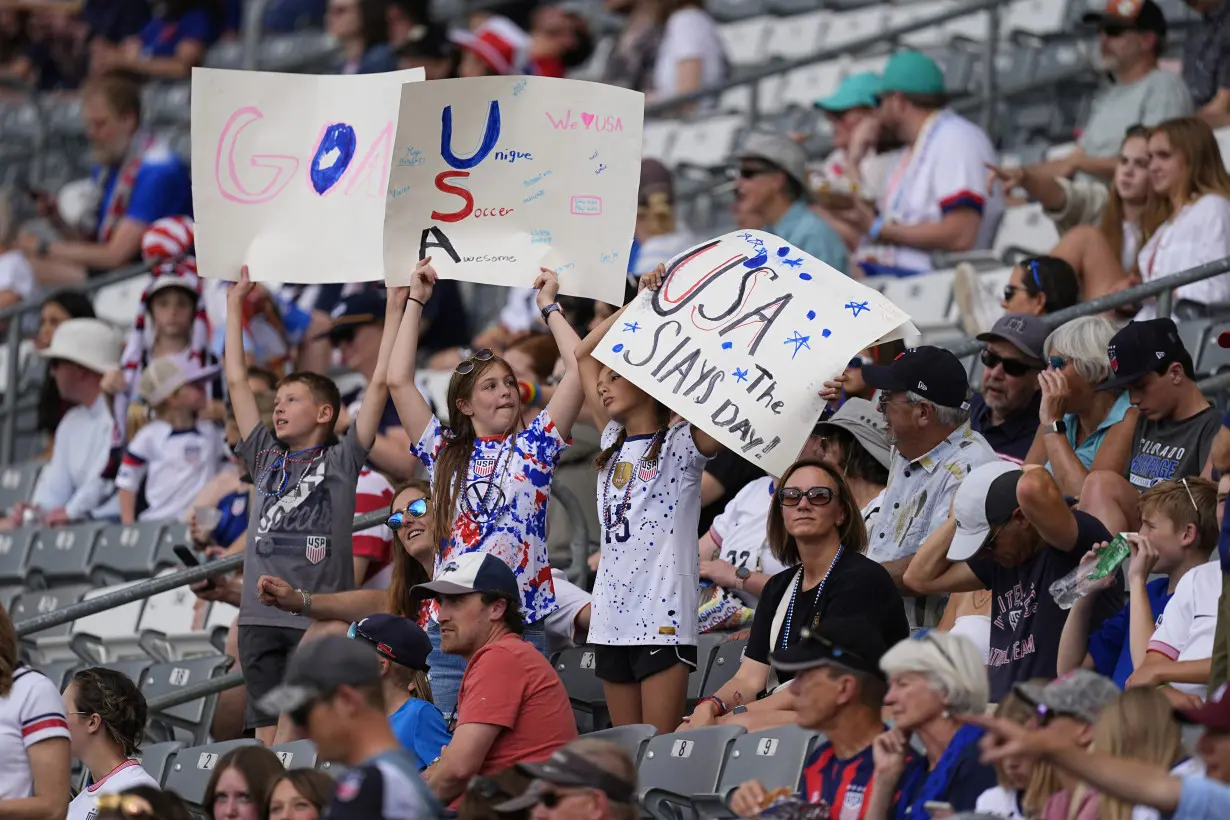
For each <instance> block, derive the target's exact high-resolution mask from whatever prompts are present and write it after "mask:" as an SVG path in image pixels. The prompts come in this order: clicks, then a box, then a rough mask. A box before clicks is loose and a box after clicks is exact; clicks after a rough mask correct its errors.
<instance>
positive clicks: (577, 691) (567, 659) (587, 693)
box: [555, 646, 611, 734]
mask: <svg viewBox="0 0 1230 820" xmlns="http://www.w3.org/2000/svg"><path fill="white" fill-rule="evenodd" d="M555 671H556V672H558V673H559V677H560V680H562V681H563V682H564V690H565V691H566V692H568V699H569V700H570V701H572V714H573V716H574V717H575V718H576V721H577V731H578V732H580V733H581V734H585V733H587V732H593V731H597V730H599V729H605V728H607V727H608V726H610V725H611V720H610V716H609V715H608V713H607V710H606V693H605V692H603V691H602V681H600V680H598V676H597V675H595V674H594V648H593V647H592V646H574V647H569V648H568V649H565V650H564V651H563V652H560V654H559V658H558V659H557V660H556V661H555Z"/></svg>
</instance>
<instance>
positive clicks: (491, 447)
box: [410, 410, 572, 623]
mask: <svg viewBox="0 0 1230 820" xmlns="http://www.w3.org/2000/svg"><path fill="white" fill-rule="evenodd" d="M444 435H445V428H444V427H443V425H441V424H440V420H439V419H438V418H436V417H435V416H432V417H431V423H430V424H428V425H427V429H426V430H424V431H423V436H422V438H420V439H419V441H418V443H417V444H415V445H413V446H412V447H411V448H410V450H411V452H412V453H414V455H416V456H418V458H419V459H420V460H421V461H422V462H423V466H424V467H426V468H427V474H428V475H429V476H431V488H432V492H435V489H436V480H437V477H436V457H437V456H438V455H439V454H440V449H441V448H442V447H443V446H444ZM571 443H572V442H571V441H566V440H565V439H564V438H563V437H562V436H560V434H559V430H558V429H557V428H556V426H555V422H553V421H552V420H551V417H550V415H549V414H548V413H547V411H546V410H543V411H542V412H541V413H539V414H538V415H537V416H536V417H535V418H534V420H533V421H532V422H530V424H529V426H528V427H526V428H525V429H524V430H522V431H521V432H520V433H518V434H517V435H516V436H513V437H510V438H504V437H500V436H492V437H488V438H480V439H478V440H477V441H475V443H474V454H473V455H472V456H471V457H470V465H469V470H468V473H467V475H466V483H465V493H464V497H462V498H458V499H456V501H455V502H454V509H455V510H456V518H455V519H454V521H453V527H452V531H451V532H450V534H449V537H448V541H447V542H446V543H445V544H444V545H443V549H442V550H441V551H440V553H439V554H438V555H437V557H436V569H437V571H438V570H439V568H440V566H441V565H442V564H443V563H445V562H447V561H450V560H452V559H454V558H456V557H457V556H458V555H464V554H465V553H467V552H475V551H478V550H482V551H483V552H488V553H490V554H492V555H494V556H496V557H497V558H499V559H501V560H503V561H504V563H506V564H508V566H509V567H511V568H512V571H513V573H515V574H516V576H517V582H518V583H519V584H520V585H521V596H522V612H523V614H524V615H525V619H526V621H527V622H528V623H533V622H535V621H539V620H541V619H543V618H545V617H546V616H547V615H550V614H551V613H552V612H554V611H555V610H556V608H557V606H558V604H556V602H555V585H554V584H553V583H552V582H551V564H550V561H549V560H548V558H547V500H548V499H549V498H550V496H551V477H552V476H553V475H554V474H555V465H556V463H557V462H558V461H559V456H560V453H562V452H563V451H564V450H565V449H566V448H567V447H568V446H569V445H570V444H571ZM435 617H436V608H435V606H434V604H433V607H432V619H433V620H434V619H435Z"/></svg>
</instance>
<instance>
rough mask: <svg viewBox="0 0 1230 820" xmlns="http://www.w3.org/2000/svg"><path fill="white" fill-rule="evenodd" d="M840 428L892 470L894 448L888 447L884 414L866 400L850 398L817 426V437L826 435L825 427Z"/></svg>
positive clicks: (886, 467)
mask: <svg viewBox="0 0 1230 820" xmlns="http://www.w3.org/2000/svg"><path fill="white" fill-rule="evenodd" d="M829 424H831V425H833V426H834V427H840V428H841V429H843V430H845V431H846V432H848V433H849V434H850V435H852V436H854V438H855V439H856V440H857V441H858V443H859V444H861V445H863V449H865V450H866V451H867V452H869V453H871V457H872V458H874V459H875V460H876V461H878V462H880V464H881V466H883V467H884V468H885V469H886V470H887V469H891V467H890V465H891V464H892V448H890V447H889V445H888V426H887V424H886V423H885V421H884V414H883V413H880V412H879V411H877V410H876V408H875V406H874V405H873V404H872V403H871V402H869V401H867V400H866V399H859V398H854V397H851V398H848V399H846V401H845V403H844V404H842V405H841V407H839V408H838V409H837V412H836V413H834V414H833V415H831V416H829V417H828V418H827V419H825V420H824V421H822V422H820V423H819V424H817V425H816V431H815V432H816V435H824V427H825V425H829Z"/></svg>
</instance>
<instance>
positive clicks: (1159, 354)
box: [1081, 318, 1221, 532]
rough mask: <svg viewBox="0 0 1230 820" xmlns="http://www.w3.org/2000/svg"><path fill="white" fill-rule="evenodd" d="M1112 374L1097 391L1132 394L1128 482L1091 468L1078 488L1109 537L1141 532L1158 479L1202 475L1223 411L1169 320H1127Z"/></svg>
mask: <svg viewBox="0 0 1230 820" xmlns="http://www.w3.org/2000/svg"><path fill="white" fill-rule="evenodd" d="M1107 353H1108V354H1109V356H1110V369H1111V372H1112V373H1113V375H1112V377H1111V378H1110V379H1109V380H1107V381H1105V382H1103V383H1102V384H1100V385H1099V386H1098V389H1099V390H1123V389H1125V388H1126V389H1127V393H1128V398H1129V400H1130V401H1131V402H1132V406H1133V407H1135V408H1136V410H1137V411H1138V413H1139V415H1138V417H1137V419H1136V430H1135V432H1134V433H1133V434H1132V449H1131V452H1130V453H1129V455H1128V467H1127V472H1126V477H1125V476H1124V475H1120V474H1119V473H1115V472H1111V471H1109V470H1094V471H1092V472H1091V473H1089V475H1088V477H1086V479H1085V484H1084V486H1083V487H1082V488H1081V509H1082V510H1086V511H1087V512H1089V513H1091V514H1093V515H1095V516H1097V517H1098V518H1099V519H1101V521H1102V523H1104V524H1105V525H1106V527H1107V528H1108V529H1109V530H1110V531H1111V532H1135V531H1136V530H1137V529H1139V527H1140V493H1141V492H1143V491H1145V490H1147V489H1149V488H1150V487H1152V486H1153V485H1154V484H1156V483H1157V482H1159V481H1165V480H1166V479H1175V480H1178V479H1180V478H1183V477H1185V476H1194V475H1201V474H1203V473H1204V472H1205V467H1206V465H1208V463H1209V457H1210V454H1211V452H1212V448H1213V439H1214V438H1215V437H1216V435H1217V431H1218V429H1219V428H1220V427H1221V414H1220V413H1218V412H1217V409H1216V408H1214V407H1213V406H1212V405H1211V404H1209V401H1208V399H1206V398H1205V397H1204V393H1203V392H1201V390H1200V388H1199V387H1198V386H1197V385H1196V379H1195V373H1194V371H1193V369H1192V357H1191V354H1189V353H1188V352H1187V349H1186V348H1185V347H1184V346H1183V340H1182V339H1180V338H1179V331H1178V328H1176V327H1175V324H1174V322H1173V321H1172V320H1170V319H1169V318H1164V319H1150V320H1148V321H1144V322H1130V323H1128V325H1127V326H1125V327H1124V328H1123V329H1122V330H1120V331H1119V332H1118V333H1116V334H1115V335H1114V336H1112V337H1111V339H1110V345H1109V346H1108V347H1107Z"/></svg>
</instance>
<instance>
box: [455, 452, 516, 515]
mask: <svg viewBox="0 0 1230 820" xmlns="http://www.w3.org/2000/svg"><path fill="white" fill-rule="evenodd" d="M516 438H517V437H516V436H515V435H510V436H506V437H505V439H504V441H502V442H500V449H499V450H497V451H496V454H495V464H493V465H492V469H491V480H490V481H488V482H487V489H486V490H484V491H483V497H482V500H481V501H480V502H479V505H478V506H477V507H476V506H475V505H474V502H473V501H471V500H470V494H469V493H462V494H461V503H462V505H463V506H464V507H465V511H466V517H467V518H469V519H470V520H471V521H478V520H480V519H479V514H480V512H481V514H482V515H483V516H484V517H489V516H491V515H492V512H491V502H492V501H493V500H494V499H496V498H499V495H498V493H499V492H500V488H501V487H502V486H503V485H504V479H505V478H506V477H507V476H508V466H509V465H510V464H511V463H512V456H513V450H515V449H516V446H517V444H516ZM509 442H512V446H511V447H509V448H507V449H505V445H506V444H508V443H509ZM501 456H503V457H504V467H503V468H502V469H501V468H500V457H501ZM497 473H498V474H499V478H498V479H497V478H496V475H497ZM474 483H475V484H477V483H478V482H474ZM471 486H473V485H471ZM493 493H495V494H496V495H494V496H493Z"/></svg>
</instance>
